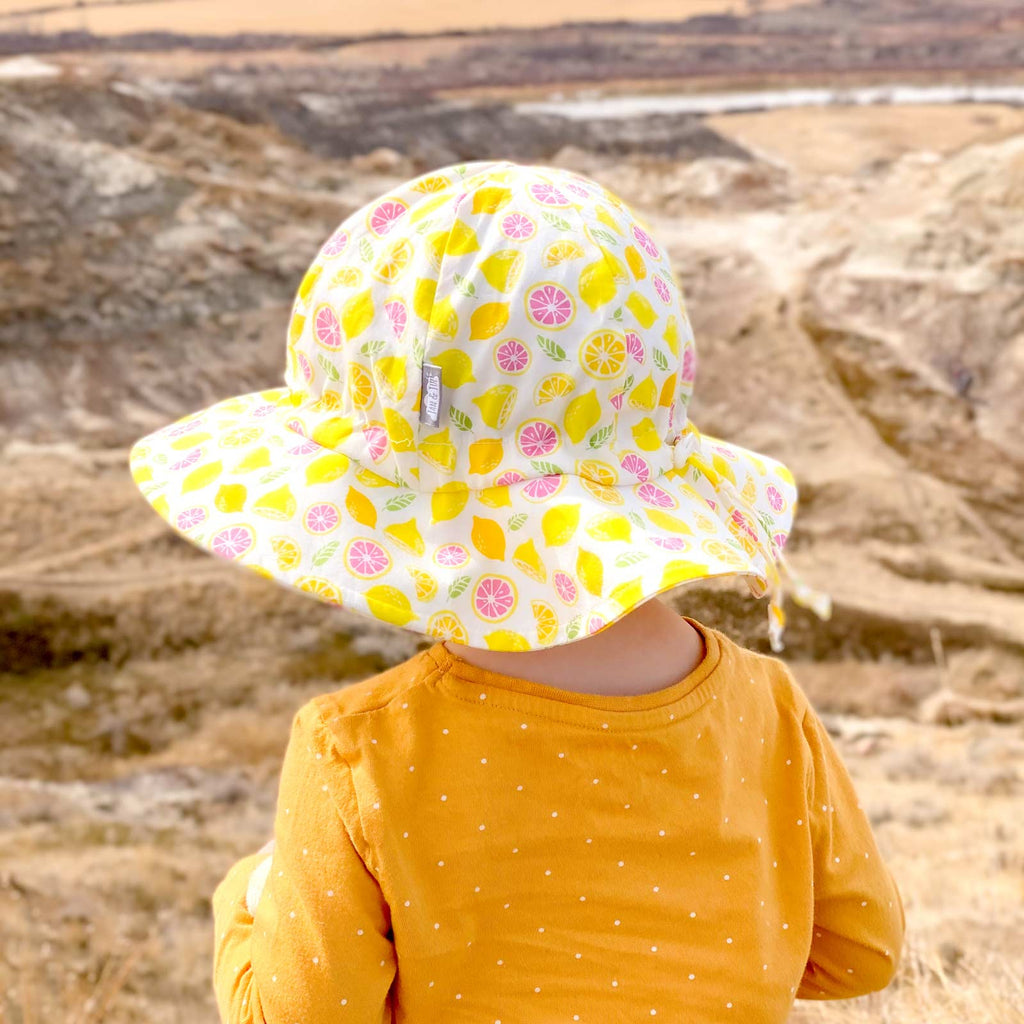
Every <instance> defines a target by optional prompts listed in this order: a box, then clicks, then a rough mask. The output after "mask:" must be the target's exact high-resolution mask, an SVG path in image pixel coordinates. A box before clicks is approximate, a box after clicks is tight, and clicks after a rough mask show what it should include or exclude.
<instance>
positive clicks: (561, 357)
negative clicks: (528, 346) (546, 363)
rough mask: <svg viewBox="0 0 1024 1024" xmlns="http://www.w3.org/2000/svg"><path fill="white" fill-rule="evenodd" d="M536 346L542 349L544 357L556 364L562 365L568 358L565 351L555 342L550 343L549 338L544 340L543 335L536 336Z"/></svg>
mask: <svg viewBox="0 0 1024 1024" xmlns="http://www.w3.org/2000/svg"><path fill="white" fill-rule="evenodd" d="M537 344H538V345H540V347H541V348H542V349H544V353H545V355H547V356H549V357H550V358H551V359H554V361H555V362H556V363H564V362H565V361H566V360H567V359H568V358H569V357H568V356H567V355H566V354H565V349H564V348H562V346H561V345H559V344H558V342H556V341H552V340H551V338H545V337H544V335H543V334H538V335H537Z"/></svg>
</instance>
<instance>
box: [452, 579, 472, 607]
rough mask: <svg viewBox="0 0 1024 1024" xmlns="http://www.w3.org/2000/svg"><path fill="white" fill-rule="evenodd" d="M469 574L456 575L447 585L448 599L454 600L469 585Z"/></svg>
mask: <svg viewBox="0 0 1024 1024" xmlns="http://www.w3.org/2000/svg"><path fill="white" fill-rule="evenodd" d="M470 579H471V577H469V576H457V577H456V578H455V579H453V580H452V582H451V584H450V585H449V587H448V599H449V600H451V601H454V600H455V598H457V597H458V596H459V595H460V594H461V593H462V592H463V591H464V590H465V589H466V587H468V586H469V581H470Z"/></svg>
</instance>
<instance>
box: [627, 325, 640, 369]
mask: <svg viewBox="0 0 1024 1024" xmlns="http://www.w3.org/2000/svg"><path fill="white" fill-rule="evenodd" d="M626 352H627V353H629V355H630V356H632V358H633V359H635V360H636V361H637V362H638V363H642V362H643V361H644V341H643V338H641V337H640V335H639V334H637V333H636V331H626Z"/></svg>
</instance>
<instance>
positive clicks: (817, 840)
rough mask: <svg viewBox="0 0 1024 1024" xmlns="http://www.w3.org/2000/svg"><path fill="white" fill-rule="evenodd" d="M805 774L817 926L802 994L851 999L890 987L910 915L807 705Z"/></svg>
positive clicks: (840, 766) (842, 766)
mask: <svg viewBox="0 0 1024 1024" xmlns="http://www.w3.org/2000/svg"><path fill="white" fill-rule="evenodd" d="M802 724H803V733H804V737H805V739H806V741H807V743H808V745H809V747H810V764H809V770H808V779H807V798H808V803H809V808H810V810H809V815H810V827H811V842H812V846H813V851H814V930H813V933H812V936H811V948H810V953H809V955H808V958H807V966H806V968H805V970H804V975H803V978H802V980H801V982H800V985H799V987H798V988H797V992H796V998H798V999H849V998H853V997H856V996H861V995H866V994H867V993H869V992H876V991H878V990H880V989H883V988H885V987H886V986H887V985H888V984H889V982H890V981H892V979H893V977H894V976H895V974H896V970H897V968H898V967H899V963H900V958H901V954H902V947H903V937H904V933H905V930H906V918H905V916H904V911H903V901H902V899H901V898H900V893H899V889H898V888H897V887H896V882H895V880H894V879H893V876H892V874H891V873H890V872H889V869H888V868H887V867H886V866H885V864H884V863H883V861H882V857H881V854H880V853H879V852H878V846H877V844H876V842H875V836H874V833H873V831H872V829H871V823H870V821H869V820H868V817H867V815H866V813H865V812H864V810H863V809H862V807H861V805H860V801H859V800H858V797H857V793H856V791H855V790H854V786H853V780H852V779H851V778H850V774H849V772H848V771H847V769H846V766H845V764H844V763H843V761H842V758H841V757H840V755H839V751H838V750H836V747H835V744H833V742H832V738H831V737H830V736H829V734H828V731H827V730H826V728H825V726H824V723H823V722H822V721H821V719H820V718H819V717H818V715H817V714H815V712H814V709H813V708H812V707H808V709H807V712H806V714H805V715H804V718H803V723H802Z"/></svg>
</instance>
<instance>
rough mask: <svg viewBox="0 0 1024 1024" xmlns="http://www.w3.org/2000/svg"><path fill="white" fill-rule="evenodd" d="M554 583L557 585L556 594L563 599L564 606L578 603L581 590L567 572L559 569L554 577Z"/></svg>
mask: <svg viewBox="0 0 1024 1024" xmlns="http://www.w3.org/2000/svg"><path fill="white" fill-rule="evenodd" d="M552 581H553V582H554V584H555V593H556V594H558V596H559V597H560V598H561V600H562V603H563V604H568V605H573V604H575V603H576V598H578V597H579V590H578V589H577V587H576V581H575V580H574V579H573V578H572V577H571V576H570V575H569V574H568V573H567V572H563V571H562V570H561V569H559V570H558V572H556V573H555V575H554V576H553V577H552Z"/></svg>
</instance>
